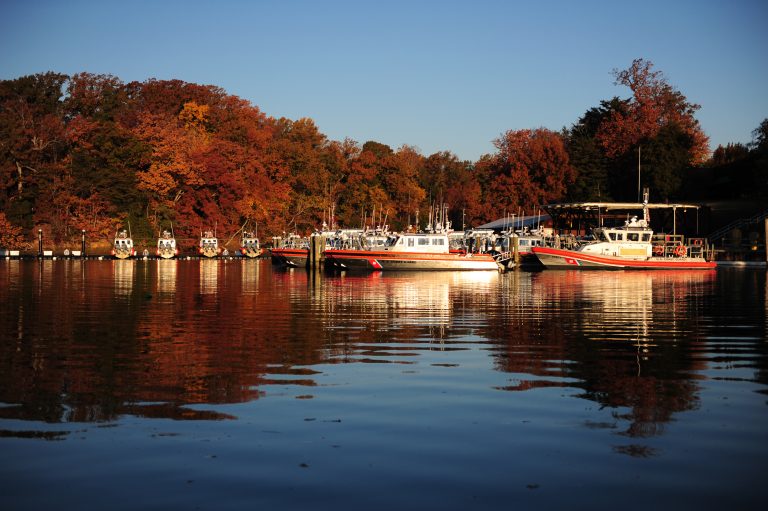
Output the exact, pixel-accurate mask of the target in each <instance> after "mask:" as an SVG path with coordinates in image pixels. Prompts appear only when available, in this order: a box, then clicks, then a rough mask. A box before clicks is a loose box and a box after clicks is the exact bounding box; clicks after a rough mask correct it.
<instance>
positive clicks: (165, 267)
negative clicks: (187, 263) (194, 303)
mask: <svg viewBox="0 0 768 511" xmlns="http://www.w3.org/2000/svg"><path fill="white" fill-rule="evenodd" d="M178 266H179V263H178V261H174V260H170V259H158V260H157V268H156V269H157V291H158V293H165V294H173V293H175V292H176V269H177V268H178Z"/></svg>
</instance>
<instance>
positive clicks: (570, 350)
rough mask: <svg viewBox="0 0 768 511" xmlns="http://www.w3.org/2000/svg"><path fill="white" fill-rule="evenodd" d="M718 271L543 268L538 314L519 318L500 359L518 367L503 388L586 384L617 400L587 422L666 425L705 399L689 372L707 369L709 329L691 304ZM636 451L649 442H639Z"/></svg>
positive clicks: (651, 430)
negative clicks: (703, 353)
mask: <svg viewBox="0 0 768 511" xmlns="http://www.w3.org/2000/svg"><path fill="white" fill-rule="evenodd" d="M715 277H716V272H715V271H707V272H690V271H668V272H654V271H627V272H622V271H619V272H581V271H569V272H564V273H561V272H546V271H545V272H542V273H539V274H535V275H534V276H533V287H532V289H533V294H532V296H531V302H530V308H531V309H533V310H535V311H537V313H535V315H536V316H538V318H539V319H538V320H536V321H534V322H528V323H525V324H523V325H519V324H518V325H516V327H513V326H512V325H510V330H511V329H512V328H515V335H510V336H505V338H504V344H503V348H504V349H503V350H502V351H501V352H500V353H498V354H497V356H498V362H497V367H498V368H499V369H500V370H502V371H505V372H510V373H514V374H516V375H517V376H516V377H515V378H512V379H510V384H508V385H505V386H502V387H499V388H501V389H503V390H513V391H515V390H529V389H533V388H539V387H568V388H576V389H580V390H581V392H580V393H579V394H578V395H579V396H580V397H582V398H585V399H589V400H592V401H595V402H597V403H599V404H600V405H601V406H602V407H606V409H609V410H611V414H610V416H608V417H606V420H605V421H603V422H599V424H598V423H596V422H595V421H594V420H591V421H590V422H589V423H588V424H587V425H595V424H598V426H595V427H609V428H610V429H620V428H624V429H623V433H624V434H625V435H628V436H630V437H646V436H650V435H655V434H659V433H661V432H663V425H664V424H665V423H667V422H669V421H670V420H671V417H672V415H673V414H674V413H677V412H683V411H688V410H692V409H694V408H695V407H696V406H697V403H698V397H697V390H698V385H697V383H696V381H695V380H692V379H690V378H687V377H686V375H687V374H689V373H691V372H696V371H701V370H703V369H705V364H703V362H701V361H697V360H696V358H692V357H690V353H691V352H692V351H693V352H695V351H697V350H699V349H703V348H699V347H697V345H699V344H704V337H705V334H704V333H702V332H701V331H700V330H699V327H698V324H697V322H696V321H692V320H691V319H690V317H691V316H692V315H691V314H689V311H690V309H691V308H692V307H693V306H694V305H695V303H696V302H695V300H694V301H693V302H692V300H693V299H698V298H700V297H702V296H706V295H708V294H710V293H711V292H712V288H713V286H714V282H715ZM513 318H514V316H513ZM512 321H514V319H513V320H512ZM491 335H498V333H494V334H491ZM540 338H544V339H547V340H548V341H547V342H541V341H540V340H539V339H540ZM500 341H501V340H500ZM520 354H527V356H520ZM622 448H623V447H617V449H619V450H621V449H622ZM627 451H628V453H629V454H633V453H638V454H639V455H645V454H648V453H649V452H650V451H648V450H647V449H644V448H642V447H639V446H637V445H633V446H630V447H627Z"/></svg>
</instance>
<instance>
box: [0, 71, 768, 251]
mask: <svg viewBox="0 0 768 511" xmlns="http://www.w3.org/2000/svg"><path fill="white" fill-rule="evenodd" d="M613 76H614V78H615V83H616V85H619V86H624V87H626V88H627V89H628V90H629V91H630V95H629V96H628V97H626V98H620V97H613V98H609V99H606V100H603V101H601V102H600V104H599V105H597V106H594V107H592V108H590V109H589V110H587V111H586V112H585V113H584V114H583V115H582V116H581V118H579V119H577V120H575V122H574V123H573V124H572V125H571V126H570V127H564V128H563V129H561V130H560V131H559V132H556V131H551V130H549V129H545V128H540V127H539V128H530V129H518V130H509V131H506V132H505V133H502V134H500V135H499V137H498V138H497V139H496V140H494V141H493V143H494V147H495V151H494V152H493V153H492V154H486V155H483V156H482V157H481V158H480V159H479V160H478V161H475V162H471V161H461V160H459V158H458V157H457V156H455V155H454V154H453V153H451V152H450V151H449V150H445V151H440V152H437V153H435V154H432V155H429V156H425V155H423V154H421V153H420V151H419V150H418V149H416V148H415V147H412V146H408V145H403V146H402V147H398V148H394V149H393V148H391V147H389V146H387V145H385V144H382V143H380V142H376V141H366V142H364V143H360V142H358V141H355V140H351V139H345V140H340V141H339V140H329V139H328V137H327V136H325V135H324V134H323V133H322V132H321V130H320V128H319V127H318V126H317V125H316V124H315V122H314V121H313V120H312V119H309V118H302V119H297V120H291V119H286V118H282V117H280V118H276V117H271V116H269V115H267V114H266V113H264V112H262V111H261V110H260V109H259V108H258V106H255V105H253V104H251V103H250V102H248V101H246V100H243V99H241V98H238V97H236V96H233V95H229V94H227V93H226V92H225V91H224V90H222V89H220V88H218V87H215V86H211V85H198V84H193V83H185V82H183V81H179V80H156V79H150V80H147V81H144V82H141V83H139V82H131V83H124V82H122V81H121V80H120V79H119V78H117V77H114V76H111V75H95V74H89V73H79V74H75V75H73V76H67V75H64V74H60V73H56V72H46V73H40V74H35V75H30V76H23V77H20V78H16V79H13V80H3V81H0V247H3V248H24V247H25V246H29V245H30V243H31V242H32V241H33V240H34V239H35V237H36V235H37V232H38V229H40V230H42V232H43V233H44V235H45V236H46V239H49V240H53V241H54V242H56V243H66V242H69V241H71V240H75V239H79V237H80V233H81V232H82V231H83V230H85V231H86V232H87V233H88V237H89V238H90V239H104V240H107V239H111V237H113V236H114V234H115V231H116V230H117V229H118V228H123V227H125V226H126V225H127V224H128V223H129V224H130V226H131V228H132V232H133V235H134V236H136V237H140V238H141V237H145V238H153V237H156V236H157V233H158V232H159V231H160V230H161V229H167V228H168V227H169V226H171V225H172V226H173V228H174V230H175V234H176V236H177V237H179V238H182V239H185V238H186V239H190V240H191V239H195V238H197V237H198V236H199V234H200V232H201V231H203V230H208V229H210V230H213V229H216V231H217V232H218V233H221V234H220V236H228V235H229V234H234V233H235V232H237V231H238V230H239V229H241V228H242V226H243V225H248V226H249V228H250V229H251V230H253V229H254V228H257V229H258V234H259V236H260V237H261V238H262V239H263V240H264V239H268V238H269V237H270V236H273V235H280V234H282V233H284V232H299V233H308V232H311V231H313V230H315V229H317V228H319V227H320V225H321V224H322V223H323V222H327V223H328V224H331V223H333V224H335V225H337V226H346V227H358V226H362V224H363V223H364V222H369V221H370V218H371V216H372V212H373V211H374V210H375V211H377V212H378V214H379V218H381V215H382V213H384V214H385V217H386V219H387V223H388V224H389V225H390V226H391V227H392V228H393V229H396V230H399V229H405V228H407V227H408V226H414V225H417V223H418V224H420V225H422V226H423V225H424V224H425V220H426V217H427V212H428V211H429V208H430V206H431V205H432V204H435V203H437V202H439V203H441V204H446V205H448V207H449V210H450V215H451V220H452V221H453V225H454V227H456V228H462V227H469V226H472V225H480V224H482V223H485V222H488V221H491V220H494V219H497V218H500V217H502V216H504V215H505V214H510V213H515V214H520V213H523V212H525V213H529V214H530V213H532V212H533V211H534V210H535V208H537V207H539V206H540V205H542V204H547V203H553V202H562V201H584V200H602V201H608V200H630V201H635V200H636V199H637V184H636V183H637V160H638V153H639V154H640V155H641V163H642V165H641V172H642V182H643V186H647V187H649V188H650V196H651V199H652V200H653V201H654V202H663V201H668V200H686V199H696V200H705V199H736V198H741V197H748V198H759V197H766V196H768V119H766V120H764V121H763V122H762V123H761V124H760V126H758V127H756V128H755V130H754V132H753V140H752V141H751V142H750V143H748V144H746V145H745V144H741V143H734V144H728V145H727V146H725V147H723V146H718V147H717V148H716V149H714V151H711V150H710V148H709V139H708V137H707V136H706V134H705V133H704V132H703V130H702V128H701V127H700V125H699V122H698V121H697V120H696V118H695V113H696V111H697V110H698V109H699V108H700V107H699V105H696V104H692V103H690V102H689V101H688V100H687V98H686V97H685V96H684V95H683V94H682V93H681V92H680V91H678V90H677V89H676V88H675V87H674V86H672V85H671V84H669V83H668V81H667V79H666V77H665V76H664V74H663V73H662V72H660V71H657V70H655V69H654V66H653V63H652V62H650V61H648V60H644V59H637V60H635V61H633V62H632V63H631V65H630V66H629V67H628V68H627V69H617V70H614V71H613ZM702 176H708V177H707V181H706V183H705V185H703V186H702V185H701V183H700V182H699V183H698V184H697V180H699V178H701V177H702Z"/></svg>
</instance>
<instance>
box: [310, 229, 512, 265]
mask: <svg viewBox="0 0 768 511" xmlns="http://www.w3.org/2000/svg"><path fill="white" fill-rule="evenodd" d="M325 260H326V262H330V263H332V264H333V265H334V266H336V267H337V268H341V269H346V270H385V271H386V270H497V269H498V268H499V266H498V264H497V263H496V260H495V259H494V258H493V256H492V255H490V254H480V253H471V252H468V253H456V252H451V251H450V249H449V240H448V235H447V234H446V233H403V234H396V235H393V236H392V237H390V239H389V241H388V242H387V244H386V245H385V246H384V247H381V248H376V249H373V250H365V249H358V250H343V249H328V250H326V251H325Z"/></svg>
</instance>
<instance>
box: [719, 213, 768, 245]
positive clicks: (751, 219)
mask: <svg viewBox="0 0 768 511" xmlns="http://www.w3.org/2000/svg"><path fill="white" fill-rule="evenodd" d="M766 218H768V209H766V210H765V211H763V212H762V213H758V214H756V215H754V216H752V217H749V218H739V219H738V220H734V221H733V222H731V223H730V224H728V225H726V226H725V227H721V228H720V229H718V230H716V231H715V232H713V233H711V234H710V235H709V236H707V238H708V239H709V240H710V241H713V242H714V241H717V240H719V239H720V238H721V237H722V236H723V235H724V234H726V233H728V232H730V231H732V230H734V229H736V228H738V227H741V226H743V225H749V224H756V223H757V222H759V221H760V220H765V219H766Z"/></svg>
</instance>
